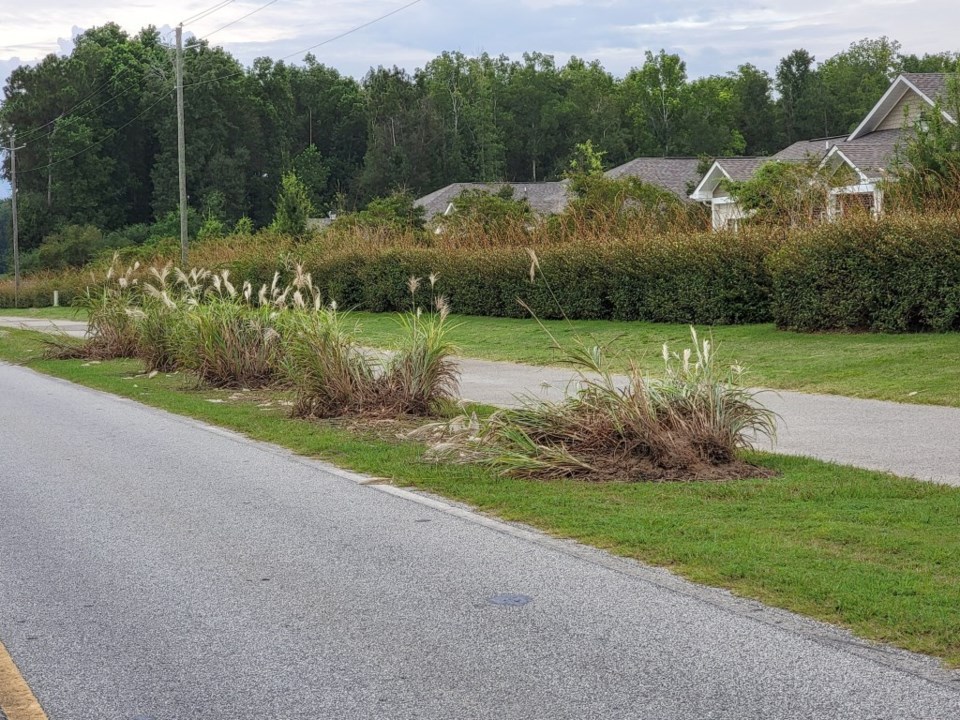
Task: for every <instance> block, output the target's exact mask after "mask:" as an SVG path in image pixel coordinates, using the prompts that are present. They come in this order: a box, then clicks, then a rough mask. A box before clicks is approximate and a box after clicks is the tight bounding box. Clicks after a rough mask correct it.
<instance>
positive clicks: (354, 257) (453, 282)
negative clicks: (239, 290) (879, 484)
mask: <svg viewBox="0 0 960 720" xmlns="http://www.w3.org/2000/svg"><path fill="white" fill-rule="evenodd" d="M296 260H300V261H302V262H304V264H305V265H306V267H307V268H308V269H309V270H310V271H311V272H312V274H313V277H314V280H315V282H316V283H317V284H318V285H319V286H320V287H321V288H322V289H323V290H324V291H325V293H326V295H327V297H328V298H331V299H335V300H336V301H337V302H338V303H339V305H340V306H341V307H348V308H357V309H363V310H370V311H374V312H386V311H398V310H405V309H408V308H409V307H410V306H411V303H412V302H413V301H412V299H411V297H410V294H409V291H408V290H407V280H408V278H409V277H410V276H415V277H420V278H423V279H424V288H425V287H426V286H427V283H426V278H427V276H428V275H429V274H431V273H436V274H437V275H438V276H439V281H438V283H437V287H436V289H435V292H436V294H442V295H445V296H446V297H447V299H448V300H449V301H450V303H451V305H452V307H453V308H454V310H455V311H456V312H458V313H461V314H466V315H486V316H495V317H523V316H525V315H526V314H527V311H526V310H525V309H524V308H523V306H521V304H520V301H523V302H524V303H526V304H527V305H529V307H530V308H531V309H532V310H533V311H534V312H535V313H536V314H537V315H538V316H539V317H541V318H544V319H546V318H557V317H561V316H562V315H564V314H565V315H566V316H568V317H570V318H574V319H615V320H646V321H652V322H677V323H698V324H731V323H756V322H769V321H774V322H776V323H777V324H778V325H779V326H780V327H783V328H793V329H798V330H804V331H817V330H850V329H852V330H871V331H892V332H903V331H922V330H933V331H940V332H943V331H950V330H960V217H954V216H936V217H930V218H909V217H907V218H904V217H895V218H894V217H891V218H885V219H883V220H881V221H872V220H870V219H866V218H861V219H857V220H850V221H845V222H839V223H835V224H825V225H822V226H818V227H816V228H812V229H809V230H803V231H797V232H792V233H789V234H788V235H787V236H786V237H780V234H779V233H770V232H763V231H761V230H759V229H751V230H749V231H746V232H742V233H739V234H737V235H730V234H712V233H706V234H701V235H695V236H677V237H659V238H651V239H645V240H640V241H636V242H629V243H627V242H624V243H619V244H614V243H611V244H606V245H601V246H597V245H586V244H579V245H577V244H573V245H565V246H553V247H547V248H544V249H541V250H539V251H538V261H539V269H538V270H537V272H536V274H535V278H534V280H533V282H531V280H530V266H531V260H530V257H529V256H528V255H527V253H526V251H525V250H523V249H521V248H494V249H484V250H471V251H463V250H455V251H454V250H445V249H441V248H403V249H398V248H393V249H390V248H385V249H357V250H343V249H337V250H327V249H325V248H324V247H323V246H322V244H314V245H310V246H305V247H301V248H298V249H297V250H296V251H294V253H293V254H290V253H288V252H286V251H285V250H284V251H279V250H270V249H266V250H265V249H263V244H260V245H259V250H258V251H256V252H250V253H246V254H242V253H241V254H240V257H239V259H237V258H236V256H234V259H232V260H230V261H229V262H228V264H227V266H228V267H230V268H231V269H232V271H233V273H234V277H235V278H250V279H251V280H252V281H254V283H255V284H259V283H264V282H265V283H269V282H270V281H271V279H272V277H273V274H274V272H275V271H276V270H277V269H283V268H285V269H286V270H287V271H289V270H290V269H291V268H292V264H293V263H294V262H295V261H296ZM88 277H89V276H87V275H83V274H81V273H74V274H71V275H67V276H63V277H61V278H59V279H58V278H55V277H46V278H39V279H37V280H31V281H28V282H25V283H24V291H23V292H22V294H21V297H22V300H21V305H24V304H30V305H48V304H50V300H51V298H52V293H53V289H55V288H56V289H59V290H60V291H61V300H62V301H63V302H68V301H69V299H70V298H71V296H73V295H75V294H77V293H79V292H82V291H83V286H84V284H85V283H86V280H87V278H88ZM12 295H13V293H12V282H2V283H0V306H10V305H12V302H13V296H12ZM428 301H429V293H428V292H427V291H426V290H425V289H421V291H420V293H419V295H418V297H417V298H416V302H417V303H418V304H421V305H422V304H424V303H425V302H428Z"/></svg>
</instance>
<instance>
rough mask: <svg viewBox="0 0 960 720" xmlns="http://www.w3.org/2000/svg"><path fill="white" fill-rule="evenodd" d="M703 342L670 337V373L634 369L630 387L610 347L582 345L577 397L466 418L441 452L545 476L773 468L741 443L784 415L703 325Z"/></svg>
mask: <svg viewBox="0 0 960 720" xmlns="http://www.w3.org/2000/svg"><path fill="white" fill-rule="evenodd" d="M693 342H694V349H693V350H692V351H691V350H686V351H684V353H683V354H682V355H677V354H672V353H670V352H669V351H668V348H667V347H666V346H664V348H663V355H664V365H665V368H664V369H665V374H664V377H663V378H659V379H649V378H644V377H642V376H641V375H640V374H639V372H638V371H636V370H634V371H633V372H632V373H631V374H630V377H629V380H628V382H627V383H626V385H625V386H624V385H622V384H621V383H619V382H618V381H617V378H616V377H615V376H614V375H613V374H611V372H610V371H609V370H608V369H607V367H606V361H605V356H604V352H603V350H602V349H601V348H598V347H593V348H587V347H586V346H583V345H581V346H579V347H576V348H573V349H572V350H569V351H568V352H567V359H568V362H569V363H570V364H571V365H572V366H574V367H575V368H576V369H577V371H578V373H579V375H580V389H579V391H578V392H577V393H576V394H575V395H574V396H572V397H569V398H567V399H566V400H564V401H562V402H559V403H541V402H539V401H536V400H528V401H527V402H526V403H525V404H524V405H523V406H522V407H520V408H518V409H508V410H501V411H498V412H496V413H494V414H493V415H492V416H490V418H489V419H487V420H485V421H483V422H482V423H478V422H476V421H475V420H470V421H468V420H466V419H465V418H459V419H457V420H455V421H453V423H451V424H450V425H448V426H447V428H448V429H449V430H448V429H447V428H443V427H441V428H440V438H441V442H440V444H439V445H435V446H434V447H433V449H432V454H433V455H434V456H439V457H444V458H448V459H453V460H455V461H460V462H479V463H483V464H486V465H489V466H492V467H494V468H496V469H497V470H499V471H500V472H501V473H503V474H504V475H512V476H519V477H530V478H541V479H554V478H584V479H591V480H628V481H644V480H653V481H662V480H698V479H725V478H733V477H751V476H754V477H755V476H758V475H763V474H764V471H762V470H761V469H759V468H756V467H753V466H751V465H749V464H748V463H746V462H744V461H743V460H742V459H740V457H739V451H740V450H741V449H742V448H745V447H750V445H751V443H752V442H753V441H754V439H756V438H757V437H758V436H762V435H767V436H772V435H773V434H774V432H775V429H776V424H775V416H774V415H773V414H772V413H771V412H770V411H768V410H766V409H764V408H763V407H761V406H760V405H758V404H757V403H756V401H755V399H754V396H753V394H752V393H751V391H749V390H746V389H744V388H743V387H741V385H740V371H739V369H738V368H730V369H728V370H722V369H721V368H720V367H719V365H718V363H717V361H716V359H715V358H714V356H713V354H712V348H711V347H710V343H709V341H706V340H705V341H703V342H700V341H699V340H698V338H697V336H696V333H695V332H693ZM555 344H556V343H555ZM428 432H433V433H435V432H436V430H435V428H431V429H429V430H428ZM444 435H445V436H444Z"/></svg>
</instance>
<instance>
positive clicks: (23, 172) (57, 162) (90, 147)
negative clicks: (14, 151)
mask: <svg viewBox="0 0 960 720" xmlns="http://www.w3.org/2000/svg"><path fill="white" fill-rule="evenodd" d="M167 99H168V98H167V97H166V96H161V97H160V99H158V100H157V101H156V102H153V103H151V104H150V105H148V106H147V107H146V108H144V109H143V110H141V111H140V112H139V113H137V114H136V115H135V116H134V117H132V118H130V119H129V120H128V121H127V122H125V123H124V124H123V125H120V126H119V127H115V128H113V129H112V130H111V132H110V134H108V135H104V136H103V137H102V138H100V139H99V140H97V141H96V142H93V143H91V144H90V145H87V147H85V148H83V150H78V151H77V152H75V153H74V154H73V155H68V156H67V157H65V158H60V159H59V160H55V161H54V162H52V163H47V164H46V165H39V166H37V167H34V168H30V169H29V170H21V171H20V174H21V175H26V174H27V173H32V172H40V171H41V170H49V169H50V168H52V167H55V166H57V165H60V164H61V163H65V162H68V161H70V160H73V159H74V158H75V157H79V156H80V155H83V154H84V153H85V152H89V151H90V150H93V149H94V148H95V147H99V146H100V145H103V143H105V142H106V141H107V140H109V139H110V138H112V137H114V136H115V135H116V134H117V133H119V132H120V131H121V130H123V129H124V128H127V127H129V126H131V125H133V123H135V122H136V121H137V120H139V119H140V118H142V117H143V116H144V115H146V114H147V113H148V112H150V111H151V110H153V108H155V107H156V106H157V105H159V104H160V103H162V102H163V101H164V100H167Z"/></svg>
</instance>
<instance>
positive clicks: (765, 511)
mask: <svg viewBox="0 0 960 720" xmlns="http://www.w3.org/2000/svg"><path fill="white" fill-rule="evenodd" d="M39 348H40V345H39V342H38V339H37V334H36V333H31V332H27V331H19V330H9V331H0V359H4V360H8V361H12V362H23V363H25V364H26V365H27V366H28V367H31V368H33V369H35V370H38V371H40V372H44V373H48V374H50V375H54V376H57V377H61V378H64V379H67V380H70V381H73V382H77V383H80V384H82V385H86V386H88V387H92V388H96V389H99V390H104V391H107V392H111V393H114V394H117V395H121V396H124V397H128V398H132V399H135V400H138V401H140V402H143V403H145V404H148V405H152V406H154V407H158V408H162V409H164V410H168V411H171V412H175V413H179V414H182V415H187V416H190V417H193V418H196V419H198V420H202V421H205V422H209V423H212V424H216V425H220V426H223V427H226V428H230V429H232V430H236V431H239V432H242V433H244V434H246V435H248V436H249V437H251V438H255V439H257V440H262V441H266V442H271V443H276V444H278V445H282V446H284V447H287V448H289V449H291V450H293V451H295V452H297V453H300V454H303V455H306V456H310V457H318V458H323V459H325V460H328V461H330V462H333V463H336V464H337V465H340V466H343V467H346V468H349V469H351V470H356V471H359V472H364V473H369V474H371V475H375V476H379V477H386V478H390V479H392V480H393V481H394V482H395V483H396V484H398V485H404V486H414V487H417V488H421V489H424V490H428V491H431V492H434V493H437V494H440V495H443V496H446V497H448V498H451V499H453V500H458V501H462V502H466V503H469V504H470V505H473V506H474V507H477V508H479V509H480V510H482V511H484V512H488V513H491V514H493V515H496V516H498V517H500V518H503V519H505V520H512V521H519V522H524V523H527V524H529V525H532V526H534V527H537V528H539V529H541V530H544V531H546V532H549V533H551V534H553V535H556V536H560V537H567V538H574V539H576V540H579V541H581V542H584V543H588V544H591V545H594V546H596V547H600V548H603V549H606V550H608V551H610V552H613V553H616V554H619V555H623V556H627V557H631V558H635V559H637V560H640V561H643V562H646V563H650V564H653V565H660V566H665V567H668V568H670V569H671V570H673V571H674V572H676V573H678V574H680V575H683V576H684V577H687V578H689V579H691V580H694V581H696V582H701V583H705V584H709V585H714V586H718V587H724V588H729V589H730V590H732V591H733V592H735V593H737V594H738V595H741V596H744V597H751V598H755V599H757V600H760V601H763V602H765V603H768V604H770V605H776V606H778V607H782V608H786V609H788V610H793V611H795V612H799V613H803V614H805V615H808V616H812V617H815V618H818V619H821V620H825V621H828V622H832V623H836V624H839V625H844V626H846V627H848V628H850V629H852V630H853V631H854V632H855V633H857V634H859V635H860V636H862V637H865V638H869V639H872V640H877V641H883V642H887V643H891V644H894V645H898V646H900V647H903V648H906V649H909V650H914V651H917V652H923V653H927V654H930V655H935V656H939V657H941V658H943V660H944V661H945V662H946V663H947V664H948V665H950V666H954V667H960V488H951V487H946V486H940V485H934V484H931V483H923V482H918V481H914V480H908V479H903V478H898V477H895V476H892V475H889V474H885V473H878V472H872V471H867V470H859V469H855V468H849V467H842V466H837V465H832V464H828V463H823V462H819V461H814V460H808V459H803V458H793V457H784V456H778V455H772V454H756V455H754V456H753V458H752V459H753V460H754V461H755V462H759V463H761V464H763V465H765V466H767V467H771V468H775V469H777V470H779V471H780V472H781V473H782V475H781V476H780V477H777V478H774V479H768V480H743V481H736V482H727V483H716V484H711V483H697V484H680V483H668V484H626V483H605V484H589V483H579V482H562V481H560V482H549V483H543V482H531V481H523V480H510V479H501V478H498V477H495V476H494V475H492V474H491V473H489V472H487V471H485V470H483V469H481V468H476V467H465V466H457V465H433V464H426V463H423V462H421V455H422V453H423V447H422V446H420V445H419V444H417V443H412V442H400V441H390V440H385V439H383V438H382V437H376V436H374V435H372V434H371V433H369V432H364V431H363V430H359V429H356V428H351V427H348V426H344V425H343V424H337V423H317V422H309V421H303V420H294V419H290V418H289V417H287V416H286V408H284V407H283V406H282V405H279V403H277V402H273V403H272V404H271V405H269V406H267V407H261V406H262V405H265V404H266V403H265V402H264V396H263V395H261V394H257V393H235V392H230V391H212V390H205V389H197V388H196V384H195V381H194V380H193V379H192V378H189V377H187V376H184V375H172V376H166V375H158V376H156V377H155V378H153V379H148V378H146V377H145V376H142V375H139V365H138V363H136V362H133V361H112V362H104V363H99V364H89V363H84V362H82V361H54V360H42V359H37V357H38V355H39V352H40V350H39ZM138 375H139V377H137V376H138ZM274 399H277V397H276V396H274ZM212 400H213V401H216V402H211V401H212Z"/></svg>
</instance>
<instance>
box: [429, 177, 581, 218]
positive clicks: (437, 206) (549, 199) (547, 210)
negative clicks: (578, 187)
mask: <svg viewBox="0 0 960 720" xmlns="http://www.w3.org/2000/svg"><path fill="white" fill-rule="evenodd" d="M505 187H510V188H512V189H513V199H514V200H526V201H527V204H529V205H530V209H531V210H532V211H533V213H534V214H535V215H540V216H546V215H557V214H559V213H562V212H563V211H564V209H565V208H566V207H567V204H568V203H569V202H570V197H571V191H570V183H569V182H568V181H566V180H563V181H561V182H529V183H515V182H493V183H475V182H462V183H453V184H452V185H447V186H446V187H443V188H440V189H439V190H436V191H434V192H432V193H430V194H429V195H424V196H423V197H422V198H420V199H419V200H416V201H414V204H415V205H417V206H419V207H422V208H423V210H424V216H425V217H426V219H427V222H430V221H433V220H435V219H437V218H438V217H442V216H445V215H449V214H450V213H452V212H453V201H454V200H456V199H457V197H459V195H460V194H461V193H462V192H464V191H465V190H481V191H483V192H488V193H491V194H494V193H498V192H500V191H501V190H503V188H505Z"/></svg>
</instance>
